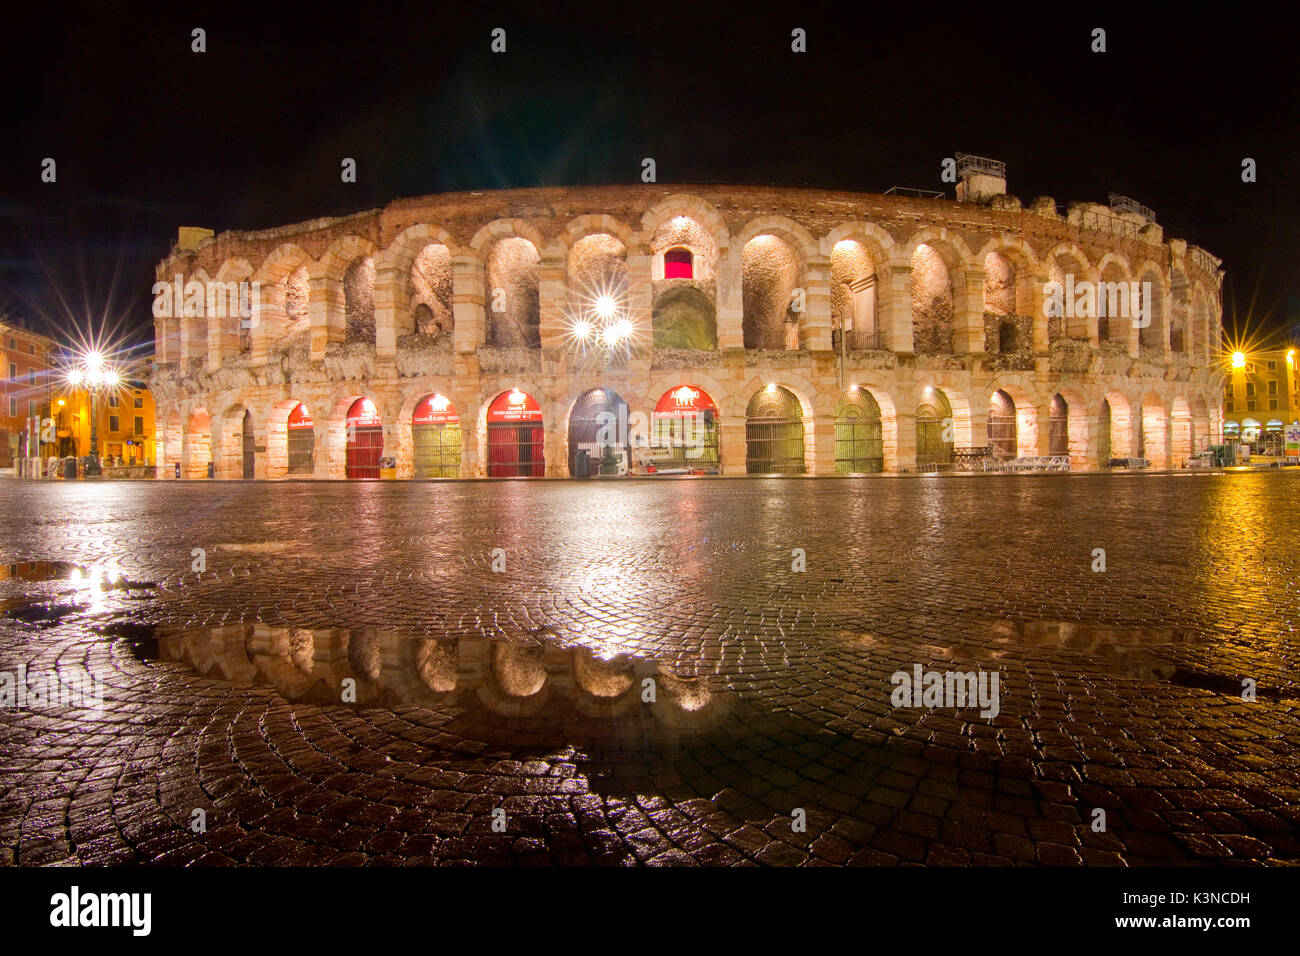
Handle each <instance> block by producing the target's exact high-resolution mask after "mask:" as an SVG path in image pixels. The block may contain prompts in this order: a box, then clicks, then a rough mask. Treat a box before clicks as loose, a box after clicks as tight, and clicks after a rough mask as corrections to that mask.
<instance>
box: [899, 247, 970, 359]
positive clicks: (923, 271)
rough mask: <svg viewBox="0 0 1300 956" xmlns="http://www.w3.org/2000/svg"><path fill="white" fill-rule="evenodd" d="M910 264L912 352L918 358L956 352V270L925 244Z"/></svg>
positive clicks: (913, 254)
mask: <svg viewBox="0 0 1300 956" xmlns="http://www.w3.org/2000/svg"><path fill="white" fill-rule="evenodd" d="M910 263H911V268H912V271H911V277H910V280H909V283H908V292H909V295H910V297H911V302H912V349H913V351H914V352H916V354H918V355H950V354H952V353H954V352H955V351H956V345H955V343H954V341H953V339H954V337H955V335H956V333H957V313H958V305H957V301H958V296H957V295H956V292H955V285H954V281H955V277H954V275H953V271H952V269H951V267H950V266H949V265H948V263H947V262H946V261H945V259H944V257H943V255H941V254H940V253H939V251H938V250H937V249H935V248H934V247H933V246H931V245H929V244H928V243H924V242H922V243H917V245H916V247H915V248H914V249H913V250H912V258H911V260H910Z"/></svg>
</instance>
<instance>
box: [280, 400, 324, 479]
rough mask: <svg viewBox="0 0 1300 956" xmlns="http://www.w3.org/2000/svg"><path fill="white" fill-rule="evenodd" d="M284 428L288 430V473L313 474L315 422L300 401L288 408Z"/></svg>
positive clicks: (314, 468)
mask: <svg viewBox="0 0 1300 956" xmlns="http://www.w3.org/2000/svg"><path fill="white" fill-rule="evenodd" d="M285 429H286V431H287V432H288V435H287V436H286V438H287V444H288V449H289V454H288V460H289V465H288V474H290V475H310V474H313V473H314V472H315V471H316V423H315V422H313V421H312V418H311V415H310V414H309V413H308V411H307V406H306V405H304V404H303V403H302V402H299V403H298V404H297V405H295V406H294V407H293V408H292V410H290V412H289V419H288V421H287V422H286V423H285Z"/></svg>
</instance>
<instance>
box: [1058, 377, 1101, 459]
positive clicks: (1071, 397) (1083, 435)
mask: <svg viewBox="0 0 1300 956" xmlns="http://www.w3.org/2000/svg"><path fill="white" fill-rule="evenodd" d="M1058 400H1059V402H1060V403H1061V404H1059V405H1058ZM1061 405H1063V406H1064V407H1063V408H1062V407H1061ZM1089 407H1090V405H1089V402H1088V397H1087V395H1085V394H1084V392H1083V391H1081V390H1079V389H1077V388H1072V387H1069V386H1061V387H1059V388H1057V390H1056V392H1055V393H1054V394H1053V395H1052V398H1051V399H1050V400H1049V401H1048V423H1047V428H1048V433H1047V454H1049V455H1069V456H1070V467H1072V468H1078V467H1086V466H1087V465H1088V464H1089V463H1090V462H1091V461H1093V459H1094V458H1095V457H1096V449H1095V447H1094V442H1095V441H1096V435H1095V434H1094V429H1093V428H1092V426H1091V423H1090V421H1089V413H1088V409H1089ZM1062 413H1064V414H1062Z"/></svg>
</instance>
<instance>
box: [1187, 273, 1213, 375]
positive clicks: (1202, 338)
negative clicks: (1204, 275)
mask: <svg viewBox="0 0 1300 956" xmlns="http://www.w3.org/2000/svg"><path fill="white" fill-rule="evenodd" d="M1213 301H1214V299H1213V298H1212V297H1211V296H1210V294H1209V293H1208V292H1207V291H1206V289H1205V286H1204V285H1203V284H1202V283H1201V282H1199V281H1198V282H1196V283H1195V284H1193V286H1192V298H1191V316H1190V318H1191V340H1192V343H1193V347H1194V348H1195V349H1196V353H1197V354H1198V355H1205V356H1211V357H1212V356H1214V355H1215V354H1216V352H1217V351H1218V349H1219V347H1220V346H1219V336H1218V335H1217V333H1216V331H1215V330H1214V328H1213V326H1214V322H1213V315H1214V312H1213V307H1212V303H1213Z"/></svg>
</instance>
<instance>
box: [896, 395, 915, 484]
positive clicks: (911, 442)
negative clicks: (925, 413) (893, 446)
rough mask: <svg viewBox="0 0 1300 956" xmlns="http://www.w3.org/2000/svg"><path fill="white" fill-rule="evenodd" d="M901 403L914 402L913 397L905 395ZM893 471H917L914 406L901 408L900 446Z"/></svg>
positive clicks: (899, 424)
mask: <svg viewBox="0 0 1300 956" xmlns="http://www.w3.org/2000/svg"><path fill="white" fill-rule="evenodd" d="M900 401H901V402H905V403H907V402H912V397H911V396H910V395H903V396H902V397H901V398H900ZM893 470H894V471H895V472H900V471H915V470H916V407H915V405H914V404H913V405H902V406H900V407H899V411H898V445H897V451H896V456H895V461H894V462H893Z"/></svg>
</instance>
